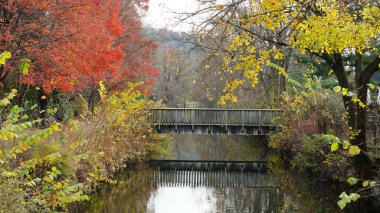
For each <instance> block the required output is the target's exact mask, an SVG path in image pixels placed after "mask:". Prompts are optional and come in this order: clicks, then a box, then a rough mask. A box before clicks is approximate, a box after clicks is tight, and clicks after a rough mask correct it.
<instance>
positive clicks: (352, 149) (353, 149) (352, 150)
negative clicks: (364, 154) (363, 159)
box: [348, 146, 360, 156]
mask: <svg viewBox="0 0 380 213" xmlns="http://www.w3.org/2000/svg"><path fill="white" fill-rule="evenodd" d="M359 153H360V148H359V147H358V146H350V149H349V150H348V154H350V155H352V156H355V155H358V154H359Z"/></svg>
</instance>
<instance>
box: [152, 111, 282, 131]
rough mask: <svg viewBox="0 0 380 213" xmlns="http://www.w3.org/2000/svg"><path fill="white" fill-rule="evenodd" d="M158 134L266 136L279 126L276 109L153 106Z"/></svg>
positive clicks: (153, 115) (153, 118)
mask: <svg viewBox="0 0 380 213" xmlns="http://www.w3.org/2000/svg"><path fill="white" fill-rule="evenodd" d="M150 111H151V113H150V116H149V121H150V122H151V123H152V124H153V125H154V127H155V129H156V130H157V131H158V132H159V133H169V134H170V133H179V134H181V133H193V134H233V135H266V134H268V133H269V131H270V130H271V129H273V128H274V127H275V126H276V125H275V123H274V120H275V119H276V118H277V117H278V116H279V113H280V112H281V110H277V109H196V108H167V109H150Z"/></svg>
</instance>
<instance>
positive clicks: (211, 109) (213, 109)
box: [148, 108, 284, 112]
mask: <svg viewBox="0 0 380 213" xmlns="http://www.w3.org/2000/svg"><path fill="white" fill-rule="evenodd" d="M148 110H206V111H280V112H282V111H284V110H283V109H224V108H149V109H148Z"/></svg>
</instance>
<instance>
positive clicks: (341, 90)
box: [333, 86, 354, 97]
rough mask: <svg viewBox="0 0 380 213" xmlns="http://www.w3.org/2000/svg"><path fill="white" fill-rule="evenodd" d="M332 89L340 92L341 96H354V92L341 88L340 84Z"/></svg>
mask: <svg viewBox="0 0 380 213" xmlns="http://www.w3.org/2000/svg"><path fill="white" fill-rule="evenodd" d="M333 91H334V92H336V93H340V94H342V95H343V96H349V97H352V96H354V93H353V92H350V91H348V89H347V88H342V87H341V86H336V87H334V88H333Z"/></svg>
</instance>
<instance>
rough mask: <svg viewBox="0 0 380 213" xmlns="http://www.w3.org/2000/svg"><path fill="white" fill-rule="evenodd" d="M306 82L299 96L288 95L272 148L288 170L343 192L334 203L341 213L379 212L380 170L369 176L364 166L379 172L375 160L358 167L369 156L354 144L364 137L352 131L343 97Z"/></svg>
mask: <svg viewBox="0 0 380 213" xmlns="http://www.w3.org/2000/svg"><path fill="white" fill-rule="evenodd" d="M306 81H307V83H306V85H305V86H300V85H295V86H297V89H298V90H297V91H294V92H289V93H284V95H283V98H282V100H281V107H280V108H283V109H284V111H283V114H282V115H281V116H280V118H279V119H278V121H277V122H278V124H279V128H278V131H276V132H273V133H272V134H270V136H269V147H270V148H272V149H275V150H277V151H278V153H279V156H280V161H283V162H284V163H285V165H286V168H287V170H290V171H292V172H293V173H295V174H297V175H303V176H308V177H312V179H315V180H318V181H321V180H323V183H324V184H326V185H328V186H329V187H332V188H337V187H338V188H339V189H340V192H337V193H336V197H335V198H332V199H329V201H328V202H331V203H333V204H335V205H336V206H339V207H340V209H345V210H346V211H347V212H351V211H352V209H354V210H353V211H352V212H355V211H356V210H357V209H368V212H371V211H372V209H373V210H374V209H378V207H379V206H378V201H376V200H378V198H376V197H377V196H378V195H376V193H374V190H375V188H376V187H378V186H379V185H378V183H377V182H376V178H378V177H379V176H378V175H379V171H377V170H376V171H375V170H373V171H372V170H371V171H365V172H363V171H364V169H362V168H364V167H367V168H375V169H376V167H370V165H369V164H371V161H370V162H369V163H368V164H365V165H363V166H358V164H357V162H358V161H357V159H359V158H358V157H359V156H361V158H362V159H363V156H365V157H366V156H369V154H368V153H367V152H366V150H360V148H359V145H357V144H351V143H350V142H351V141H352V140H353V139H355V137H356V136H357V135H358V132H354V131H353V128H352V127H349V126H348V118H347V112H346V111H345V110H344V106H343V103H341V101H339V100H338V99H340V98H341V97H339V95H337V94H336V93H335V92H333V91H331V90H329V89H324V88H322V87H321V86H320V80H318V79H316V78H308V79H306ZM368 144H369V142H368ZM372 157H375V156H372ZM363 162H364V161H363ZM365 162H366V161H365ZM373 164H374V163H373ZM369 174H375V175H373V176H371V175H369ZM373 198H375V199H373ZM372 201H376V202H372Z"/></svg>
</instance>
